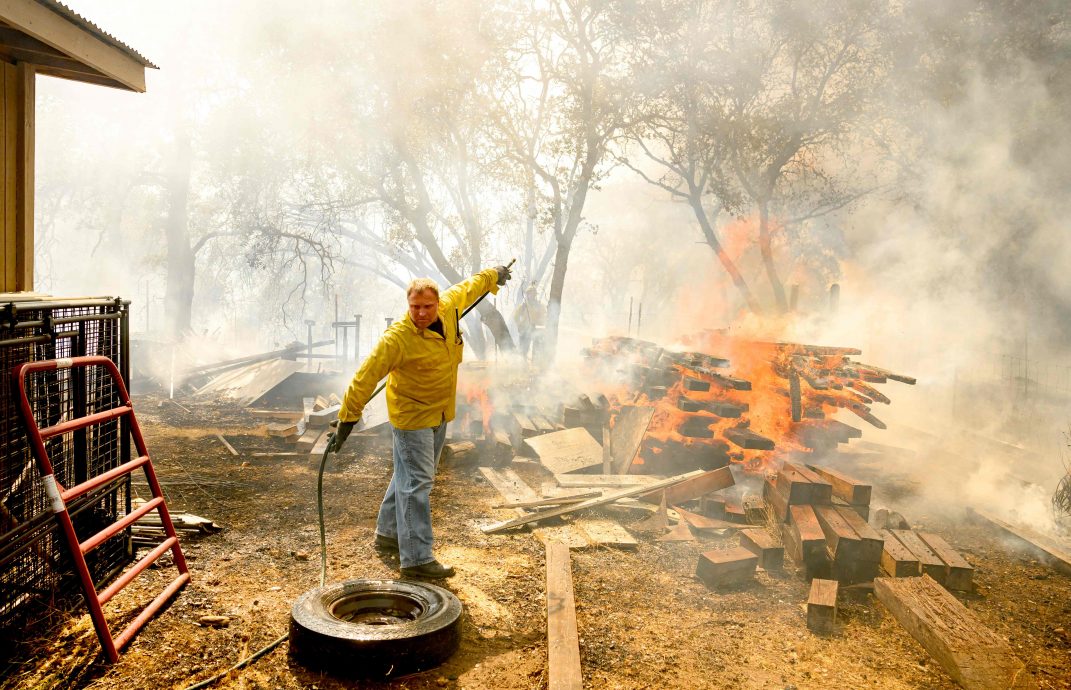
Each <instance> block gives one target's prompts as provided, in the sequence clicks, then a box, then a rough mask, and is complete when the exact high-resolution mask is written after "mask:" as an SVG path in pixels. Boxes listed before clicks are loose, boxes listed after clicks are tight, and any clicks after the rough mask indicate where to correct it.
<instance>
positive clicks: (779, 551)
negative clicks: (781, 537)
mask: <svg viewBox="0 0 1071 690" xmlns="http://www.w3.org/2000/svg"><path fill="white" fill-rule="evenodd" d="M740 546H743V547H744V548H745V549H747V550H748V551H751V552H752V553H754V554H756V555H757V556H758V557H759V567H761V568H763V569H764V570H780V569H781V568H783V567H784V565H785V547H784V546H781V545H780V544H778V543H777V541H776V540H775V539H774V538H773V537H771V536H770V534H769V533H768V532H767V531H766V530H764V529H745V530H741V531H740Z"/></svg>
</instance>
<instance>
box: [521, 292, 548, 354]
mask: <svg viewBox="0 0 1071 690" xmlns="http://www.w3.org/2000/svg"><path fill="white" fill-rule="evenodd" d="M513 323H515V324H516V325H517V341H518V343H517V344H518V346H519V348H520V353H521V357H522V358H524V359H528V350H529V348H531V350H532V359H533V361H534V360H535V359H536V358H537V357H538V355H539V350H540V348H541V346H542V340H543V328H544V327H545V326H546V325H547V308H546V307H544V306H543V305H542V304H541V303H540V301H539V296H538V293H537V291H536V286H535V285H534V284H533V285H529V286H528V288H527V289H526V290H525V291H524V300H523V301H522V302H521V303H520V304H518V305H517V308H516V309H514V310H513Z"/></svg>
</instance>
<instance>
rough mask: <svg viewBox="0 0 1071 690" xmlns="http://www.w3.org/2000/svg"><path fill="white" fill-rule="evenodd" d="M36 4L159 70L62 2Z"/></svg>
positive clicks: (50, 1) (46, 0)
mask: <svg viewBox="0 0 1071 690" xmlns="http://www.w3.org/2000/svg"><path fill="white" fill-rule="evenodd" d="M37 2H38V3H39V4H41V5H44V6H45V7H47V8H48V9H50V10H52V11H53V12H55V13H56V14H59V15H61V16H63V17H66V18H67V19H68V20H70V21H71V22H73V23H74V24H77V25H79V26H81V27H82V28H83V29H85V30H86V31H88V32H89V33H91V34H93V35H94V36H96V37H97V38H99V39H100V40H102V41H104V42H105V43H108V44H110V45H112V46H114V47H116V48H118V49H119V50H121V51H123V52H124V53H126V54H127V55H129V56H130V57H132V58H134V59H135V60H137V61H138V62H140V63H141V64H142V65H144V66H146V67H151V68H152V69H160V68H159V67H157V66H156V65H154V64H152V63H151V62H149V61H148V60H147V59H146V58H145V56H143V55H142V54H141V53H139V52H138V51H136V50H134V49H133V48H131V47H130V46H128V45H127V44H125V43H123V42H122V41H120V40H119V39H118V38H116V37H115V36H112V35H111V34H110V33H108V32H107V31H105V30H104V29H102V28H100V27H99V26H97V25H96V24H94V23H93V22H91V21H89V20H88V19H86V18H85V17H83V16H82V15H80V14H78V13H77V12H75V11H74V10H72V9H71V8H70V7H67V6H66V5H64V4H63V3H62V2H58V1H57V0H37Z"/></svg>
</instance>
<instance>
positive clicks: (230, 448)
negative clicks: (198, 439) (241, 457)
mask: <svg viewBox="0 0 1071 690" xmlns="http://www.w3.org/2000/svg"><path fill="white" fill-rule="evenodd" d="M216 438H218V439H219V442H220V443H222V444H223V447H224V448H226V449H227V452H228V453H230V454H231V455H238V454H239V453H238V451H236V450H235V449H234V446H232V445H231V444H229V443H227V439H225V438H223V434H216Z"/></svg>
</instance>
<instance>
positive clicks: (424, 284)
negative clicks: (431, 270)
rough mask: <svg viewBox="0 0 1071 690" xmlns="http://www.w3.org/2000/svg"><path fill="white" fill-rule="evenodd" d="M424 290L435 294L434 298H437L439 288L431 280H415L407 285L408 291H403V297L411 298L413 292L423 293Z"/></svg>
mask: <svg viewBox="0 0 1071 690" xmlns="http://www.w3.org/2000/svg"><path fill="white" fill-rule="evenodd" d="M425 290H431V291H432V292H434V293H435V297H436V298H438V296H439V286H438V285H436V284H435V281H434V280H432V279H431V278H417V279H416V280H414V281H413V282H411V283H409V289H407V290H406V291H405V296H406V298H409V297H412V296H413V293H414V292H424V291H425Z"/></svg>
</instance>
